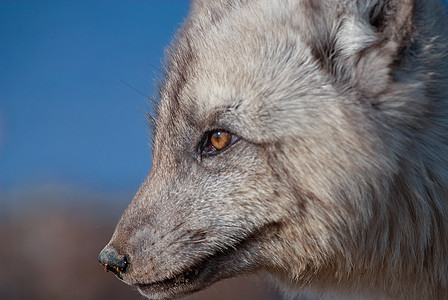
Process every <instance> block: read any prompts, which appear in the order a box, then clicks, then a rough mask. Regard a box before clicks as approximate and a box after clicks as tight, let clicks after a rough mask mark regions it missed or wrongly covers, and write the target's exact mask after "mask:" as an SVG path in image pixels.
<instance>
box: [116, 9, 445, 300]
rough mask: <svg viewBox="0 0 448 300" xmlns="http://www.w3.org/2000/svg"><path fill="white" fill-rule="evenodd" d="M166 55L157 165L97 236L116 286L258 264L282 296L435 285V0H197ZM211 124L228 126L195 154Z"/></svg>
mask: <svg viewBox="0 0 448 300" xmlns="http://www.w3.org/2000/svg"><path fill="white" fill-rule="evenodd" d="M167 56H168V59H167V66H166V76H165V79H164V82H163V84H162V85H161V88H160V103H159V106H158V110H157V113H156V118H155V137H154V149H153V165H152V169H151V172H150V174H149V176H148V178H147V180H146V181H145V182H144V183H143V185H142V186H141V188H140V190H139V191H138V193H137V194H136V196H135V198H134V200H133V201H132V202H131V204H130V205H129V207H128V209H127V210H126V211H125V213H124V214H123V216H122V218H121V220H120V222H119V224H118V226H117V228H116V230H115V233H114V235H113V237H112V239H111V241H110V243H109V247H113V248H114V249H116V250H117V251H118V253H120V254H121V255H126V256H127V257H128V259H129V268H128V269H127V271H126V272H125V273H123V274H120V276H122V279H123V280H124V281H125V282H126V283H128V284H131V285H136V286H138V287H139V290H140V292H141V293H142V294H143V295H145V296H147V297H149V298H151V299H165V298H172V297H179V296H182V295H185V294H188V293H192V292H194V291H197V290H200V289H203V288H205V287H207V286H209V285H211V284H212V283H214V282H216V281H218V280H221V279H224V278H228V277H232V276H237V275H240V274H246V273H253V272H257V271H261V270H264V271H267V272H269V273H271V274H272V275H273V277H275V278H278V280H279V281H280V282H281V285H282V286H283V287H284V288H285V291H286V293H288V294H290V295H297V294H299V293H300V292H301V291H302V290H307V291H312V292H314V293H317V294H323V295H347V296H353V297H365V298H374V299H377V298H378V297H383V298H392V299H446V297H447V295H448V22H447V17H446V9H445V8H443V7H442V6H441V4H440V3H438V2H437V1H435V0H415V1H412V0H388V1H387V0H384V1H381V0H366V1H354V0H340V1H336V0H331V1H328V0H325V1H324V0H302V1H299V0H296V1H293V0H278V1H273V0H258V1H255V0H247V1H243V0H241V1H238V0H234V1H231V0H230V1H217V0H214V1H208V0H203V1H200V0H197V1H194V2H193V3H192V9H191V12H190V15H189V18H188V19H187V20H186V21H185V24H184V25H183V27H182V29H181V31H180V32H179V33H178V34H177V36H176V39H175V41H174V42H173V45H172V47H171V48H170V49H169V50H168V54H167ZM213 130H226V131H228V132H231V133H233V134H235V135H236V136H238V137H239V138H240V139H239V141H238V142H236V143H235V144H234V145H232V146H231V147H229V148H228V149H226V150H224V151H223V152H220V153H219V154H217V155H214V156H201V155H200V153H199V152H198V145H200V144H201V141H202V140H203V137H204V134H205V133H207V132H210V131H213ZM180 274H183V275H180ZM187 281H188V282H187Z"/></svg>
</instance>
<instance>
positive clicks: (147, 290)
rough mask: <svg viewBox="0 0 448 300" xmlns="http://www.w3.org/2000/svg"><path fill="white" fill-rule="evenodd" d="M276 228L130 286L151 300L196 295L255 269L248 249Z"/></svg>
mask: <svg viewBox="0 0 448 300" xmlns="http://www.w3.org/2000/svg"><path fill="white" fill-rule="evenodd" d="M278 227H279V224H278V223H277V222H273V223H268V224H266V225H264V226H261V227H260V228H258V229H255V230H254V231H252V234H248V235H246V237H245V238H243V239H241V240H240V241H237V242H236V243H235V244H233V245H228V246H227V247H226V248H225V249H221V250H217V251H215V253H214V254H211V255H209V256H206V257H204V258H202V260H199V262H196V263H193V264H191V266H190V267H187V268H186V269H185V270H184V271H181V272H179V273H177V274H175V275H173V276H171V277H169V278H166V279H162V280H159V281H154V282H148V283H134V284H133V285H134V286H136V287H137V288H138V290H139V292H140V293H141V294H143V295H145V296H146V297H149V298H150V299H172V298H177V297H181V296H184V295H187V294H191V293H194V292H197V291H199V290H202V289H204V288H206V287H208V286H210V285H212V284H213V283H215V282H217V281H219V280H222V279H226V278H229V277H232V276H235V275H237V274H243V273H244V274H247V273H252V272H254V271H256V270H257V269H258V264H254V258H255V257H254V253H252V252H251V251H248V249H251V247H254V245H257V244H258V243H259V242H260V238H262V237H263V236H266V235H271V234H272V233H273V232H275V231H276V230H277V229H278ZM255 255H256V254H255Z"/></svg>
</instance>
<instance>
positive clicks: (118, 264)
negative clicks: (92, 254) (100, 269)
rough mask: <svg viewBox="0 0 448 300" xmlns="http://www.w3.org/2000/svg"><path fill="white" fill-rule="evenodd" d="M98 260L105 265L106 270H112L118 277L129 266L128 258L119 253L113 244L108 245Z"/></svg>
mask: <svg viewBox="0 0 448 300" xmlns="http://www.w3.org/2000/svg"><path fill="white" fill-rule="evenodd" d="M98 260H99V261H100V263H101V264H102V265H103V266H104V268H105V271H106V272H107V271H111V272H113V273H114V274H115V275H117V276H118V277H121V276H120V275H121V273H125V272H126V270H127V269H128V267H129V261H128V258H127V257H126V256H125V255H120V254H118V252H117V250H115V249H114V248H112V247H111V246H106V247H105V248H104V249H103V250H102V251H101V252H100V254H99V255H98Z"/></svg>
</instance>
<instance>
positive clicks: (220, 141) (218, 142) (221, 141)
mask: <svg viewBox="0 0 448 300" xmlns="http://www.w3.org/2000/svg"><path fill="white" fill-rule="evenodd" d="M231 140H232V137H231V135H230V133H228V132H225V131H216V132H213V133H212V134H211V136H210V143H211V144H212V146H213V147H215V149H216V150H223V149H224V148H226V147H227V146H229V145H230V142H231Z"/></svg>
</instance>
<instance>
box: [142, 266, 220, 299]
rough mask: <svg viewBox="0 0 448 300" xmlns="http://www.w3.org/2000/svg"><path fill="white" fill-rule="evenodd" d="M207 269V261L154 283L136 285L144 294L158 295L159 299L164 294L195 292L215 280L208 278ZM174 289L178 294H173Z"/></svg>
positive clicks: (167, 295) (179, 294)
mask: <svg viewBox="0 0 448 300" xmlns="http://www.w3.org/2000/svg"><path fill="white" fill-rule="evenodd" d="M205 269H206V261H204V262H202V263H199V264H197V265H195V266H194V267H191V268H189V269H187V270H185V271H183V272H181V273H179V274H177V275H174V276H172V277H170V278H167V279H164V280H160V281H156V282H152V283H144V284H136V287H137V288H138V290H139V291H140V293H142V294H146V295H152V296H154V295H158V297H157V299H159V298H161V299H163V297H164V295H166V297H167V298H170V297H169V296H171V297H172V296H176V295H177V296H181V295H183V294H189V293H193V292H195V291H197V290H200V289H203V288H204V287H206V286H207V285H209V284H211V283H213V282H214V281H213V280H210V278H208V277H209V276H207V273H208V274H209V275H210V272H207V271H206V270H205ZM173 291H176V292H175V294H176V295H173Z"/></svg>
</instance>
